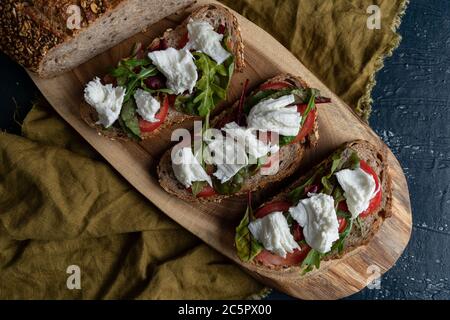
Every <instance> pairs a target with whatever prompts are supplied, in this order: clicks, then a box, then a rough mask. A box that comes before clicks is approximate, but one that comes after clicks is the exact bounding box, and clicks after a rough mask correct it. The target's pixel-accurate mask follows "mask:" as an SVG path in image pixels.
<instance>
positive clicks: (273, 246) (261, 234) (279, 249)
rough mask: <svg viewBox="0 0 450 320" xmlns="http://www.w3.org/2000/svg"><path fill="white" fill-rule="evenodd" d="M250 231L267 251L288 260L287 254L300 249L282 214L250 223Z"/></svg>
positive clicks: (269, 215) (276, 213)
mask: <svg viewBox="0 0 450 320" xmlns="http://www.w3.org/2000/svg"><path fill="white" fill-rule="evenodd" d="M248 229H249V230H250V232H251V234H252V235H253V237H254V238H255V239H256V240H258V242H260V243H261V244H262V245H263V246H264V248H265V249H267V250H269V251H271V252H273V253H275V254H277V255H279V256H280V257H283V258H286V254H288V253H292V252H293V251H294V250H295V249H297V248H299V245H298V243H297V242H295V240H294V237H293V236H292V234H291V232H290V230H289V226H288V223H287V220H286V218H285V217H284V215H283V213H282V212H278V211H277V212H274V213H271V214H268V215H267V216H265V217H263V218H261V219H256V220H254V221H252V222H250V223H249V225H248Z"/></svg>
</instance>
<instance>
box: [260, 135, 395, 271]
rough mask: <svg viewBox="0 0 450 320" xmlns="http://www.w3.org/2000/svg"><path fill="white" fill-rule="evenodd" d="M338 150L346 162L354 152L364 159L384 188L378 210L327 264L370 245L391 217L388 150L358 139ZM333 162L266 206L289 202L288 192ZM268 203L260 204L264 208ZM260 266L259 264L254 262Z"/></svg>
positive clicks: (356, 230) (324, 161) (285, 191)
mask: <svg viewBox="0 0 450 320" xmlns="http://www.w3.org/2000/svg"><path fill="white" fill-rule="evenodd" d="M339 150H344V151H343V152H344V159H346V158H348V157H349V156H350V155H351V153H352V151H355V152H356V153H357V154H358V156H359V158H360V159H361V160H364V161H366V162H367V164H368V165H369V166H370V167H371V168H372V169H373V170H374V171H375V173H376V174H377V176H378V178H379V179H380V185H381V189H382V196H383V197H382V200H381V205H380V207H379V209H378V210H377V211H376V212H374V213H373V214H371V215H369V216H368V217H366V218H364V219H361V226H360V228H358V227H356V226H353V228H352V231H351V233H350V234H349V236H348V237H347V239H346V241H345V245H344V249H343V251H342V252H341V253H340V254H338V253H333V254H330V255H327V256H325V258H324V261H327V260H333V259H339V258H341V257H342V256H344V255H345V254H346V253H348V252H350V251H352V250H354V249H356V248H358V247H360V246H363V245H366V244H367V243H369V241H370V240H371V239H372V238H373V237H374V235H375V234H376V232H377V231H378V229H379V228H380V226H381V225H382V223H383V221H384V219H386V218H388V217H389V216H391V214H392V204H391V201H392V190H391V177H390V176H389V172H388V165H387V162H386V156H387V153H386V152H387V149H382V150H381V149H378V148H377V147H375V146H373V145H372V144H370V143H369V142H367V141H364V140H355V141H352V142H348V143H345V144H344V145H343V146H342V147H341V148H339ZM331 162H332V159H331V156H330V157H328V158H327V159H325V160H323V161H322V162H321V163H319V164H318V165H317V166H315V167H314V168H313V169H311V170H310V171H309V172H308V173H306V174H305V175H303V176H302V177H300V178H299V179H298V180H297V181H296V182H294V183H293V184H292V185H291V186H289V187H287V188H286V189H285V190H283V192H281V193H280V194H278V195H277V196H275V197H273V198H272V199H270V200H269V201H267V202H266V203H265V204H267V203H271V202H275V201H289V196H288V194H289V192H290V191H292V190H293V189H295V188H296V187H297V186H299V185H302V184H303V183H304V181H306V180H307V179H308V178H309V177H310V176H311V175H312V174H313V173H314V172H315V171H317V169H318V168H322V167H326V166H330V165H331ZM265 204H263V205H261V207H262V206H264V205H265ZM255 263H258V262H255ZM264 266H265V267H267V268H270V269H287V268H300V267H299V266H273V265H267V264H265V265H264Z"/></svg>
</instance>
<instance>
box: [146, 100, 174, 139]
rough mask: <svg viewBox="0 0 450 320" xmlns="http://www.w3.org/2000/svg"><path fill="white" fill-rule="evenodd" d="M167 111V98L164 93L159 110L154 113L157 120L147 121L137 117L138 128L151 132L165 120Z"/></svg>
mask: <svg viewBox="0 0 450 320" xmlns="http://www.w3.org/2000/svg"><path fill="white" fill-rule="evenodd" d="M168 113H169V98H168V97H167V95H164V98H163V101H162V104H161V108H160V109H159V112H158V113H157V114H156V116H155V118H156V119H158V120H159V121H158V122H149V121H145V120H144V119H142V118H139V128H140V129H141V132H152V131H154V130H156V129H158V128H159V127H160V126H161V125H162V124H163V122H164V120H166V117H167V114H168Z"/></svg>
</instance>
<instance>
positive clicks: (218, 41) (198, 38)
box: [185, 19, 231, 64]
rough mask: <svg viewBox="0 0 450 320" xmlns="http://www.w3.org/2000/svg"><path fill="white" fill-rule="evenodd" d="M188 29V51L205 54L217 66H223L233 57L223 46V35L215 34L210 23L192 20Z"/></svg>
mask: <svg viewBox="0 0 450 320" xmlns="http://www.w3.org/2000/svg"><path fill="white" fill-rule="evenodd" d="M187 29H188V37H189V42H188V43H187V44H186V47H185V48H186V49H189V50H197V51H200V52H203V53H205V54H207V55H208V56H209V57H211V59H213V60H214V61H216V62H217V64H222V63H223V62H224V61H225V60H227V59H228V58H229V57H230V56H231V54H230V53H229V52H228V51H227V50H225V49H224V47H223V46H222V39H223V35H222V34H219V33H217V32H215V31H214V28H213V27H212V26H211V25H210V24H209V23H208V22H206V21H200V20H196V21H194V20H192V19H191V20H190V21H189V23H188V25H187Z"/></svg>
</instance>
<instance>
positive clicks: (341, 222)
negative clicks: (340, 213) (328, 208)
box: [338, 217, 347, 233]
mask: <svg viewBox="0 0 450 320" xmlns="http://www.w3.org/2000/svg"><path fill="white" fill-rule="evenodd" d="M338 223H339V229H338V232H339V233H342V232H343V231H344V230H345V228H346V227H347V220H345V218H342V217H338Z"/></svg>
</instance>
